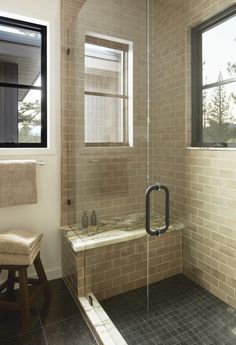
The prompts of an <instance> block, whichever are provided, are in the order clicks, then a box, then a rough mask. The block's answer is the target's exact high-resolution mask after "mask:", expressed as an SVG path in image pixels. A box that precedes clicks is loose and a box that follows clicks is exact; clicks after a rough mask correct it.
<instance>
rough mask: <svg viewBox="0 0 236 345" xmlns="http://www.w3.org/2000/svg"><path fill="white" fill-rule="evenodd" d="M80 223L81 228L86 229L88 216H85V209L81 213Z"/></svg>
mask: <svg viewBox="0 0 236 345" xmlns="http://www.w3.org/2000/svg"><path fill="white" fill-rule="evenodd" d="M81 225H82V229H87V227H88V216H87V213H86V211H84V213H83V216H82V220H81Z"/></svg>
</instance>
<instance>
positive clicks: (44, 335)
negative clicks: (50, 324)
mask: <svg viewBox="0 0 236 345" xmlns="http://www.w3.org/2000/svg"><path fill="white" fill-rule="evenodd" d="M36 310H37V315H38V318H39V322H40V325H41V327H42V332H43V337H44V340H45V343H46V345H48V341H47V337H46V333H45V331H44V326H43V323H42V320H41V317H40V314H39V311H38V308H36Z"/></svg>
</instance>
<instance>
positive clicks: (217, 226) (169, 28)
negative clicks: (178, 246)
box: [151, 0, 236, 307]
mask: <svg viewBox="0 0 236 345" xmlns="http://www.w3.org/2000/svg"><path fill="white" fill-rule="evenodd" d="M233 3H234V1H217V0H216V1H204V0H200V1H193V0H178V1H176V0H157V1H154V3H153V17H154V19H153V25H152V32H153V41H152V43H153V46H152V56H151V59H152V60H151V61H152V64H151V70H152V76H153V78H152V87H151V100H152V107H151V124H152V125H151V157H152V159H151V162H152V180H157V181H160V182H162V183H164V184H167V185H168V186H169V187H170V191H171V214H172V216H175V217H179V218H181V220H182V221H185V224H186V229H185V230H183V273H184V274H186V275H187V276H189V277H190V278H191V279H193V280H195V281H196V282H197V283H198V284H200V285H201V286H203V287H204V288H206V289H207V290H209V291H210V292H211V293H213V294H214V295H216V296H218V297H219V298H221V299H222V300H224V301H225V302H227V303H228V304H230V305H232V306H234V307H235V306H236V289H235V287H236V246H235V240H236V212H235V206H236V169H235V168H236V163H235V159H236V152H235V151H227V150H218V151H215V150H196V149H186V148H187V146H190V135H191V79H190V77H191V55H190V49H191V46H190V44H191V42H190V29H191V27H193V26H195V25H197V24H199V23H201V22H202V21H204V20H206V19H207V18H210V17H211V16H213V15H214V14H216V13H218V12H220V11H222V10H223V9H225V8H227V7H228V6H229V5H232V4H233Z"/></svg>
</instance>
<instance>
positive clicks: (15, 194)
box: [0, 160, 37, 207]
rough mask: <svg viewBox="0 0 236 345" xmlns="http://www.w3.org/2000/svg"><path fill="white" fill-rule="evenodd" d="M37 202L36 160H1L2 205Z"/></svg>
mask: <svg viewBox="0 0 236 345" xmlns="http://www.w3.org/2000/svg"><path fill="white" fill-rule="evenodd" d="M36 203H37V185H36V161H31V160H27V161H24V160H21V161H20V160H19V161H16V160H15V161H9V160H8V161H7V160H5V161H0V207H7V206H14V205H24V204H36Z"/></svg>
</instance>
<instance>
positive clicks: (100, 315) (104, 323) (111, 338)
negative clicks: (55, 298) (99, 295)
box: [79, 293, 128, 345]
mask: <svg viewBox="0 0 236 345" xmlns="http://www.w3.org/2000/svg"><path fill="white" fill-rule="evenodd" d="M89 300H91V301H92V305H91V304H90V302H89ZM79 302H80V304H81V306H82V308H83V310H84V313H85V314H86V316H87V319H88V320H89V322H90V325H91V327H93V329H94V332H95V333H96V335H97V337H98V338H99V340H100V341H101V344H102V345H128V343H127V342H126V341H125V340H124V338H123V337H122V335H121V334H120V332H119V331H118V329H117V328H116V327H115V325H114V324H113V322H112V321H111V319H110V318H109V316H108V315H107V313H106V312H105V311H104V309H103V308H102V306H101V305H100V303H99V302H98V300H97V299H96V297H95V296H94V295H93V293H89V294H88V295H87V296H83V297H79Z"/></svg>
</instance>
